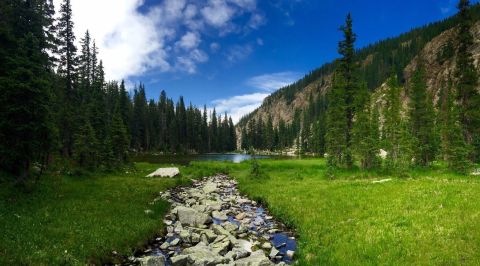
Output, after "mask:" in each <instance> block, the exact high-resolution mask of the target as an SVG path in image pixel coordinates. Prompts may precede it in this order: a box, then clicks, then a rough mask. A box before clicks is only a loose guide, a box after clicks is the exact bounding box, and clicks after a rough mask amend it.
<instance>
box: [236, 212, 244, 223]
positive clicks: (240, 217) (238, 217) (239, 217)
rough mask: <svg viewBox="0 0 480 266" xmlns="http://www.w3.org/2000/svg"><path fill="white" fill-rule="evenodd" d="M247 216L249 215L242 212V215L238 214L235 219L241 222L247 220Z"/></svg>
mask: <svg viewBox="0 0 480 266" xmlns="http://www.w3.org/2000/svg"><path fill="white" fill-rule="evenodd" d="M246 216H247V214H246V213H244V212H242V213H239V214H237V216H235V219H237V220H239V221H240V220H243V219H245V217H246Z"/></svg>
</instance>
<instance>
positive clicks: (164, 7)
mask: <svg viewBox="0 0 480 266" xmlns="http://www.w3.org/2000/svg"><path fill="white" fill-rule="evenodd" d="M62 1H63V0H54V3H55V6H56V7H57V10H58V9H59V6H60V3H61V2H62ZM71 4H72V9H73V13H74V15H73V21H74V23H75V36H76V37H77V41H79V40H80V39H81V38H82V36H83V35H84V33H85V31H86V30H87V29H89V30H90V33H91V35H92V38H94V39H95V40H96V42H97V46H98V47H99V49H100V58H101V59H102V60H103V61H104V66H105V71H106V74H107V78H108V79H117V80H118V79H122V78H124V79H128V78H131V77H134V76H140V75H142V74H145V73H146V72H147V71H150V70H157V71H161V72H168V71H185V72H187V73H195V72H196V70H197V67H198V65H199V64H202V63H205V62H206V61H208V58H209V57H208V55H207V53H206V51H208V50H209V49H211V47H209V46H208V45H206V46H207V47H203V48H202V39H204V35H205V34H206V33H208V36H209V37H210V38H215V37H217V38H218V37H222V36H224V35H225V34H227V33H232V32H234V31H233V30H232V29H237V28H242V27H239V26H237V25H236V24H235V23H236V21H234V20H235V18H237V17H239V16H250V17H254V14H256V12H257V11H256V0H208V1H207V0H203V1H199V0H163V1H161V2H160V3H159V4H157V5H155V6H151V7H150V8H149V9H148V10H146V11H145V10H144V11H142V12H140V11H139V9H140V7H142V6H143V4H144V0H121V1H119V0H100V1H98V0H71ZM245 23H247V22H245ZM212 29H213V30H214V31H213V32H214V33H215V32H217V34H218V36H215V35H212ZM211 50H212V52H213V50H216V49H211Z"/></svg>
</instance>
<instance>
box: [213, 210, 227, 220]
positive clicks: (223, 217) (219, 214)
mask: <svg viewBox="0 0 480 266" xmlns="http://www.w3.org/2000/svg"><path fill="white" fill-rule="evenodd" d="M212 217H213V218H214V219H217V220H220V221H226V220H228V216H227V215H226V214H225V213H223V212H219V211H213V212H212Z"/></svg>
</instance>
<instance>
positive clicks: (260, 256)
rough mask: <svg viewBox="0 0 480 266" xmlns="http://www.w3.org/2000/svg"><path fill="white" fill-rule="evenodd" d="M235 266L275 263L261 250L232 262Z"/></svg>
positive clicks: (266, 265) (268, 265)
mask: <svg viewBox="0 0 480 266" xmlns="http://www.w3.org/2000/svg"><path fill="white" fill-rule="evenodd" d="M234 263H235V264H234V265H235V266H271V265H275V264H273V262H271V261H270V260H269V259H268V258H267V256H265V253H263V251H262V250H257V251H255V252H253V253H252V254H251V255H250V256H249V257H246V258H243V259H239V260H237V261H235V262H234Z"/></svg>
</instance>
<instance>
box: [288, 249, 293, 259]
mask: <svg viewBox="0 0 480 266" xmlns="http://www.w3.org/2000/svg"><path fill="white" fill-rule="evenodd" d="M294 255H295V251H293V250H287V257H289V258H290V259H292V258H293V256H294Z"/></svg>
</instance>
